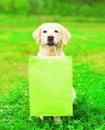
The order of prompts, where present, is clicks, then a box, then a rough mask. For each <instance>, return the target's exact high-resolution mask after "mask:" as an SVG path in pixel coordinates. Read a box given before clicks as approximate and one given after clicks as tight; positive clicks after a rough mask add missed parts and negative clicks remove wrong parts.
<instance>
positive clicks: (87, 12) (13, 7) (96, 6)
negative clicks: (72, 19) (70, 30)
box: [0, 0, 105, 17]
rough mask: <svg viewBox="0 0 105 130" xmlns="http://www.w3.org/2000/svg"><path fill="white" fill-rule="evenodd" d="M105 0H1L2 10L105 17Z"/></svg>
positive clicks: (0, 9) (0, 8) (0, 6)
mask: <svg viewBox="0 0 105 130" xmlns="http://www.w3.org/2000/svg"><path fill="white" fill-rule="evenodd" d="M104 5H105V1H104V0H21V1H19V0H0V12H2V13H7V14H8V13H11V14H25V15H32V14H34V15H62V16H78V15H82V16H87V17H90V16H92V17H105V6H104Z"/></svg>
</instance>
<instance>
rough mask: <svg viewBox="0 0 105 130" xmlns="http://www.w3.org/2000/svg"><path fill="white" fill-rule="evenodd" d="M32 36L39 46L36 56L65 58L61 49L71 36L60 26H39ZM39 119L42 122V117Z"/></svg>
mask: <svg viewBox="0 0 105 130" xmlns="http://www.w3.org/2000/svg"><path fill="white" fill-rule="evenodd" d="M32 35H33V38H34V39H35V40H36V41H37V43H39V45H40V49H39V52H38V56H65V54H64V52H63V51H62V47H63V45H64V44H67V42H68V40H69V39H70V38H71V34H70V33H69V32H68V31H67V29H66V28H65V27H63V26H62V25H60V24H58V23H45V24H42V25H40V26H39V27H38V28H37V29H36V30H35V31H34V32H33V34H32ZM75 97H76V93H75V90H74V88H73V100H75ZM40 118H41V119H42V120H43V117H42V116H40ZM54 121H60V117H58V116H56V117H54Z"/></svg>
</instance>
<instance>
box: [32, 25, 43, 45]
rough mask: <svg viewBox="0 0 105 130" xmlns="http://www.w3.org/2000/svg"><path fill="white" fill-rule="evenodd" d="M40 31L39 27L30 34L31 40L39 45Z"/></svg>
mask: <svg viewBox="0 0 105 130" xmlns="http://www.w3.org/2000/svg"><path fill="white" fill-rule="evenodd" d="M40 31H41V29H40V27H39V28H37V29H36V30H35V31H34V32H33V33H32V36H33V38H34V39H35V40H36V41H37V43H39V42H40V40H41V38H40V35H41V34H40V33H41V32H40Z"/></svg>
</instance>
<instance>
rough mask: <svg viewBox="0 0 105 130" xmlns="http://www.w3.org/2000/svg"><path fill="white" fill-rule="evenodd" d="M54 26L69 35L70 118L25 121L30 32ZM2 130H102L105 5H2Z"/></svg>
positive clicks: (11, 0) (62, 0)
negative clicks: (73, 93) (72, 99)
mask: <svg viewBox="0 0 105 130" xmlns="http://www.w3.org/2000/svg"><path fill="white" fill-rule="evenodd" d="M45 22H57V23H60V24H62V25H63V26H64V27H66V28H67V29H68V31H69V32H70V33H71V34H72V38H71V39H70V41H69V42H68V44H67V45H66V46H64V47H63V51H64V53H65V54H66V55H67V56H72V58H73V85H74V87H75V89H76V92H77V99H76V101H75V103H74V116H73V117H66V118H65V117H64V118H63V117H62V118H61V124H60V125H56V124H54V122H53V120H52V118H46V119H45V120H44V121H40V120H38V119H36V118H29V96H28V95H29V94H28V58H29V56H31V55H36V54H37V52H38V50H39V45H38V44H37V43H36V41H34V39H33V38H32V32H33V31H34V30H35V29H36V28H37V27H38V26H39V25H40V24H42V23H45ZM0 129H1V130H12V129H16V130H21V129H27V130H32V129H35V130H40V129H43V130H105V0H0Z"/></svg>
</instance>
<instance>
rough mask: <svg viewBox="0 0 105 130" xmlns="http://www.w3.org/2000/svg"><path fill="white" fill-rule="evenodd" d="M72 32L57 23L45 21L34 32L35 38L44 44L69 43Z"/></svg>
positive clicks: (57, 44)
mask: <svg viewBox="0 0 105 130" xmlns="http://www.w3.org/2000/svg"><path fill="white" fill-rule="evenodd" d="M70 37H71V34H70V33H69V32H68V31H67V29H66V28H65V27H63V26H62V25H60V24H57V23H45V24H42V25H40V26H39V28H37V29H36V30H35V31H34V32H33V38H34V39H35V40H36V41H37V42H38V43H40V44H41V45H43V46H59V45H61V44H62V43H63V44H67V42H68V40H69V38H70Z"/></svg>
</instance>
